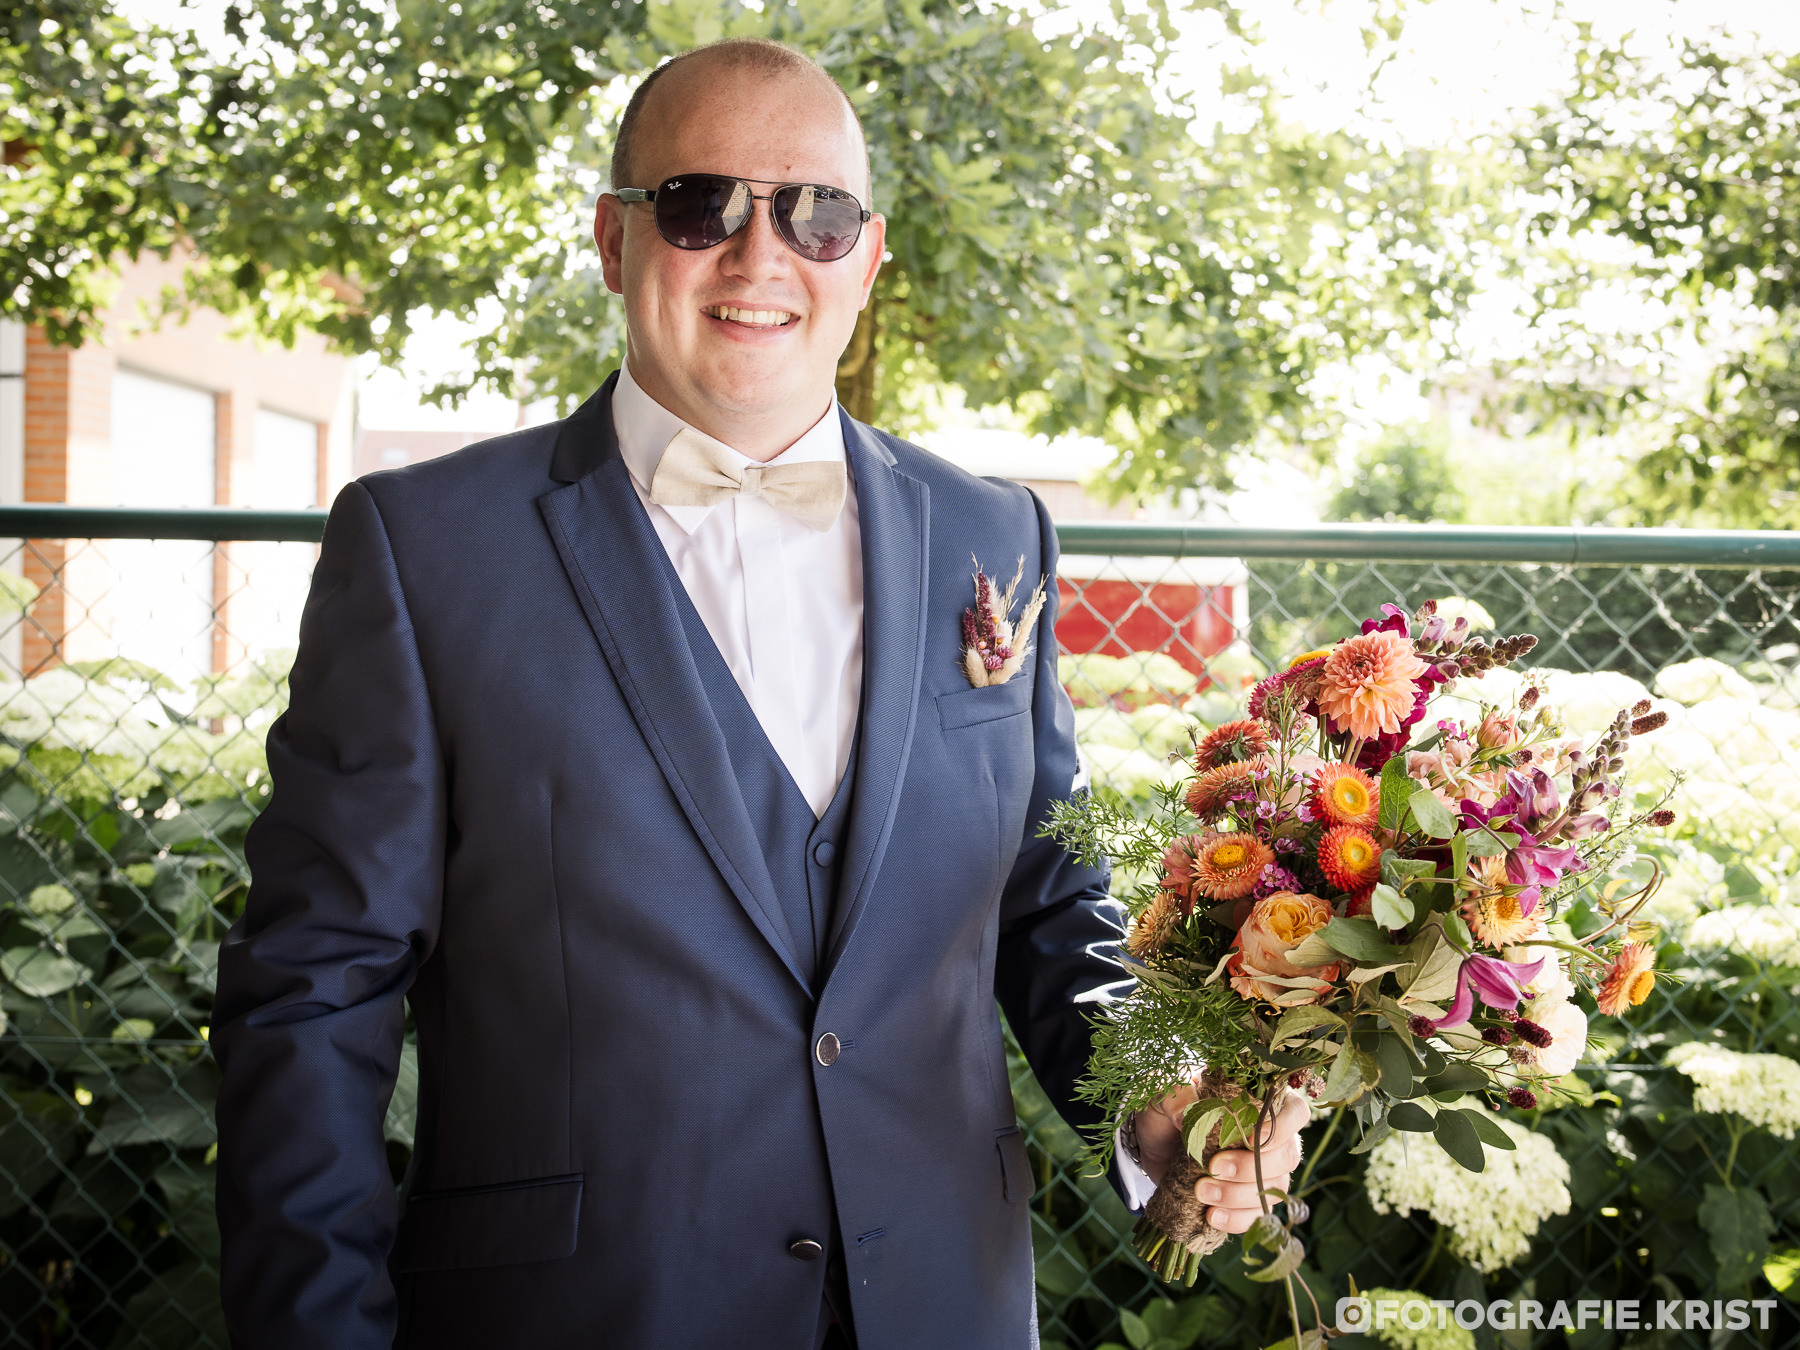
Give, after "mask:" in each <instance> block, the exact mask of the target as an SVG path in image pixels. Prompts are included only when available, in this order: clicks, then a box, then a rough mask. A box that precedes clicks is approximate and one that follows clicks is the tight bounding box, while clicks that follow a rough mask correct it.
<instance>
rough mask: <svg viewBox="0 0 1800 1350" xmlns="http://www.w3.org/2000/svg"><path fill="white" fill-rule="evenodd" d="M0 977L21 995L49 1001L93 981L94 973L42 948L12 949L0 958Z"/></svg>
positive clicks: (0, 955) (75, 962)
mask: <svg viewBox="0 0 1800 1350" xmlns="http://www.w3.org/2000/svg"><path fill="white" fill-rule="evenodd" d="M0 976H4V977H5V979H6V982H7V983H8V984H10V985H11V986H12V987H13V988H14V989H17V990H18V991H19V992H20V993H21V994H25V995H27V996H28V997H31V998H49V997H51V996H52V995H54V994H60V993H62V992H63V991H64V990H66V989H73V988H74V987H75V986H76V985H78V984H81V983H83V982H84V981H87V980H91V979H93V978H94V972H93V971H91V970H89V969H88V968H87V967H86V966H84V965H82V964H81V963H80V962H77V961H71V960H70V959H69V958H68V957H66V956H58V955H57V954H56V953H55V952H51V951H46V950H44V949H43V948H42V947H13V948H11V949H10V950H8V951H7V952H5V953H4V954H0Z"/></svg>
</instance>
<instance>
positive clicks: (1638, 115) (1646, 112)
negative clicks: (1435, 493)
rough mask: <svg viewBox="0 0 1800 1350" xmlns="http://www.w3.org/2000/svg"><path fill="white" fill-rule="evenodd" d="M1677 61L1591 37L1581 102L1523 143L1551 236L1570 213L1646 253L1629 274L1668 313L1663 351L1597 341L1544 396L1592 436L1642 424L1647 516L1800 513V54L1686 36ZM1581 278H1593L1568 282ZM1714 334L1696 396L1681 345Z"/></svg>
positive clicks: (1579, 75)
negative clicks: (1675, 351) (1684, 376)
mask: <svg viewBox="0 0 1800 1350" xmlns="http://www.w3.org/2000/svg"><path fill="white" fill-rule="evenodd" d="M1668 57H1669V54H1667V53H1661V52H1657V51H1655V50H1654V49H1649V48H1635V47H1633V48H1627V49H1620V48H1619V47H1616V46H1613V45H1609V44H1607V43H1603V42H1600V41H1598V40H1595V39H1594V38H1593V37H1592V36H1591V35H1590V36H1588V37H1587V38H1586V39H1585V40H1584V41H1583V42H1582V43H1581V44H1580V45H1579V46H1578V48H1577V50H1576V73H1575V78H1574V80H1573V83H1572V85H1571V90H1570V93H1569V95H1568V97H1567V98H1566V99H1565V100H1564V101H1562V102H1561V103H1559V104H1557V105H1555V106H1553V107H1549V108H1545V109H1541V110H1540V111H1539V113H1538V116H1537V118H1536V121H1535V123H1534V124H1533V125H1532V126H1531V127H1530V128H1529V129H1528V130H1527V131H1526V132H1525V133H1524V135H1523V136H1522V138H1521V142H1520V146H1521V151H1522V161H1523V163H1524V164H1525V166H1526V168H1527V181H1528V183H1529V184H1530V185H1531V186H1534V187H1536V188H1539V189H1541V190H1543V191H1544V192H1546V194H1547V196H1546V198H1545V201H1546V203H1547V204H1546V205H1545V206H1544V208H1543V209H1541V210H1540V211H1539V212H1538V213H1537V215H1536V217H1535V218H1534V219H1533V220H1532V221H1531V222H1530V223H1531V226H1532V227H1533V230H1534V232H1535V234H1536V236H1537V237H1538V238H1540V239H1548V238H1551V237H1554V236H1556V235H1558V234H1560V233H1562V232H1563V231H1564V230H1566V229H1567V228H1568V227H1569V225H1570V224H1571V223H1572V224H1573V226H1574V228H1575V230H1576V231H1578V232H1580V231H1586V232H1592V233H1603V234H1608V235H1611V236H1613V237H1615V238H1616V239H1618V240H1621V241H1623V242H1625V243H1627V244H1629V245H1631V246H1632V248H1633V250H1634V252H1633V253H1632V254H1631V255H1629V257H1630V261H1629V262H1627V263H1626V264H1625V265H1624V266H1623V268H1622V271H1623V272H1624V273H1625V274H1626V275H1628V276H1629V277H1630V278H1632V279H1633V280H1635V281H1636V282H1637V283H1639V285H1640V286H1641V288H1642V290H1643V292H1644V293H1645V294H1647V295H1649V296H1652V297H1654V298H1655V299H1656V300H1658V301H1660V302H1663V303H1666V304H1667V305H1669V306H1670V312H1671V316H1672V321H1671V322H1670V323H1669V324H1668V326H1667V328H1666V329H1665V332H1664V337H1665V338H1667V339H1669V340H1668V341H1666V342H1665V343H1663V344H1661V345H1660V346H1658V345H1657V344H1650V345H1649V346H1647V347H1646V346H1644V345H1642V344H1641V343H1640V342H1639V341H1638V340H1637V339H1635V338H1634V339H1633V340H1632V342H1631V343H1629V344H1612V345H1607V344H1605V343H1603V342H1601V343H1593V342H1590V343H1589V345H1588V351H1589V353H1590V357H1591V359H1589V360H1587V361H1586V362H1576V363H1574V366H1573V373H1572V377H1570V378H1566V379H1560V380H1552V381H1548V382H1545V383H1543V384H1541V385H1540V387H1539V389H1538V390H1537V391H1536V403H1537V406H1538V407H1539V408H1540V409H1542V410H1545V411H1548V412H1550V413H1551V414H1553V415H1555V416H1559V417H1562V418H1566V419H1569V420H1570V421H1571V422H1572V423H1573V425H1574V426H1575V427H1577V428H1578V429H1591V428H1593V427H1596V426H1610V425H1616V424H1618V423H1619V422H1620V420H1621V419H1627V420H1628V421H1629V420H1635V422H1636V423H1637V425H1638V429H1639V431H1640V434H1641V435H1642V436H1643V438H1644V439H1645V440H1646V441H1647V442H1648V450H1647V453H1645V454H1644V455H1643V457H1642V458H1641V459H1640V460H1639V462H1638V470H1639V473H1638V483H1637V485H1636V488H1635V491H1634V501H1633V508H1634V510H1635V513H1636V515H1637V517H1638V518H1640V519H1645V520H1649V521H1655V522H1658V523H1660V522H1662V521H1665V520H1668V519H1670V518H1671V517H1673V518H1676V519H1683V520H1687V521H1690V522H1693V523H1704V524H1713V525H1742V526H1767V525H1792V524H1793V523H1795V522H1796V521H1800V371H1797V362H1800V193H1797V185H1800V57H1795V56H1793V55H1789V54H1784V53H1779V52H1773V51H1736V52H1734V51H1732V50H1731V49H1730V48H1729V47H1728V46H1727V45H1726V44H1725V43H1724V42H1723V40H1721V41H1719V42H1716V43H1698V42H1693V41H1689V42H1687V43H1685V44H1684V45H1683V46H1682V47H1681V48H1680V49H1679V50H1678V51H1677V52H1675V53H1674V54H1673V59H1672V60H1671V59H1668ZM1569 283H1570V284H1579V277H1576V276H1571V277H1570V278H1569ZM1689 339H1696V340H1698V341H1701V342H1703V343H1705V344H1707V350H1708V351H1709V352H1710V353H1711V356H1712V362H1711V365H1710V370H1709V371H1708V372H1707V373H1706V374H1705V375H1704V377H1703V379H1702V381H1701V384H1700V387H1699V388H1698V389H1697V390H1687V389H1683V388H1682V387H1681V386H1680V383H1679V381H1678V379H1676V378H1674V377H1673V375H1672V372H1673V371H1674V366H1673V363H1672V362H1671V361H1670V360H1669V358H1668V351H1669V349H1671V348H1673V347H1674V346H1676V345H1677V343H1678V342H1681V341H1685V340H1689Z"/></svg>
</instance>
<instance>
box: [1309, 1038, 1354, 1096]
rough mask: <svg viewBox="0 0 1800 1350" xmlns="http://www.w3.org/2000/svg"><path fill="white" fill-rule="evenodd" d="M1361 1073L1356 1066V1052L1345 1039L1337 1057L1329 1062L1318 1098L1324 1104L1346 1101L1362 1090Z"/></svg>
mask: <svg viewBox="0 0 1800 1350" xmlns="http://www.w3.org/2000/svg"><path fill="white" fill-rule="evenodd" d="M1362 1081H1363V1079H1362V1074H1361V1073H1360V1072H1359V1071H1358V1070H1357V1067H1356V1052H1355V1050H1354V1048H1353V1047H1352V1046H1351V1044H1350V1042H1348V1041H1345V1042H1344V1043H1343V1044H1342V1045H1341V1046H1340V1047H1339V1048H1338V1053H1337V1058H1336V1059H1334V1060H1333V1061H1332V1062H1331V1072H1330V1073H1328V1074H1326V1075H1325V1088H1324V1091H1323V1092H1322V1093H1321V1094H1320V1098H1319V1100H1320V1101H1321V1102H1323V1103H1325V1104H1330V1103H1332V1102H1347V1101H1349V1100H1351V1099H1352V1098H1353V1097H1355V1096H1356V1094H1357V1093H1358V1092H1360V1091H1361V1090H1362Z"/></svg>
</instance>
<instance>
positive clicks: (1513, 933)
mask: <svg viewBox="0 0 1800 1350" xmlns="http://www.w3.org/2000/svg"><path fill="white" fill-rule="evenodd" d="M1470 870H1471V871H1473V872H1474V873H1475V875H1476V876H1477V877H1478V878H1479V879H1480V880H1481V882H1482V886H1481V889H1480V890H1478V891H1476V892H1474V893H1473V894H1471V895H1469V896H1468V897H1467V898H1465V899H1464V900H1463V902H1462V916H1463V918H1464V919H1465V920H1466V921H1467V922H1468V925H1469V931H1470V932H1471V933H1473V934H1474V935H1475V940H1476V941H1477V942H1480V943H1483V944H1485V945H1486V946H1489V947H1516V946H1518V945H1519V944H1520V943H1522V942H1528V941H1530V940H1531V939H1532V938H1534V937H1541V936H1542V935H1543V931H1544V916H1543V915H1542V914H1541V913H1539V912H1538V911H1537V910H1535V909H1534V910H1533V911H1532V912H1531V913H1529V914H1527V913H1525V912H1524V911H1523V910H1522V909H1521V908H1520V907H1519V897H1518V895H1517V894H1516V890H1517V888H1516V887H1510V886H1508V884H1507V881H1506V862H1505V860H1504V859H1502V858H1477V859H1476V860H1475V865H1474V866H1473V867H1472V868H1471V869H1470Z"/></svg>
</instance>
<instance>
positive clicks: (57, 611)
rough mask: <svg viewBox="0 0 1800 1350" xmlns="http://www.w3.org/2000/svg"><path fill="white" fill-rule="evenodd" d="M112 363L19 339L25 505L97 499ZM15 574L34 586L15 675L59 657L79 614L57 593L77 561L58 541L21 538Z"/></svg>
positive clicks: (105, 452) (104, 480)
mask: <svg viewBox="0 0 1800 1350" xmlns="http://www.w3.org/2000/svg"><path fill="white" fill-rule="evenodd" d="M117 366H118V362H117V360H116V358H115V357H114V355H113V353H112V352H111V351H109V350H107V349H106V348H104V347H94V346H89V347H76V348H69V347H53V346H51V345H50V343H49V341H48V340H47V339H46V338H45V337H44V334H43V330H42V329H40V328H31V329H28V330H27V331H26V334H25V446H24V460H25V464H24V469H25V473H24V487H25V500H26V501H28V502H88V503H96V502H100V501H104V500H105V498H106V489H107V484H108V475H109V471H110V464H111V454H112V379H113V372H114V371H115V370H116V369H117ZM22 561H23V564H24V565H23V568H22V570H23V572H24V574H25V579H26V580H27V581H30V582H31V583H32V584H33V585H35V586H37V587H38V588H39V591H40V592H41V594H40V595H39V597H38V600H37V603H36V604H34V605H33V606H32V608H31V612H30V614H29V615H28V616H27V617H26V619H25V623H24V631H23V635H22V640H21V643H20V653H19V665H20V669H21V671H22V673H24V674H26V675H31V674H35V673H36V672H38V671H40V670H43V669H45V668H47V667H49V666H52V665H55V664H56V662H57V661H58V660H60V659H61V647H62V641H63V637H64V635H65V634H66V633H67V632H68V631H69V630H70V628H71V627H73V626H75V625H77V624H79V623H81V622H83V621H84V619H85V617H86V616H85V614H84V613H83V612H82V611H81V607H80V606H79V605H72V604H71V603H70V601H69V593H68V591H67V590H65V589H64V585H63V583H64V581H65V579H66V580H68V581H69V582H70V583H71V587H72V588H73V589H76V590H79V589H80V588H79V587H76V586H74V582H75V580H76V578H75V577H74V576H70V575H67V573H68V572H69V569H71V568H73V569H74V570H75V571H77V572H79V571H81V570H83V569H82V567H81V565H80V563H78V562H76V561H75V560H74V559H72V558H71V557H70V556H69V553H68V550H67V547H66V545H65V543H64V541H63V540H61V539H33V540H28V541H26V545H25V551H24V557H23V560H22Z"/></svg>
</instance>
